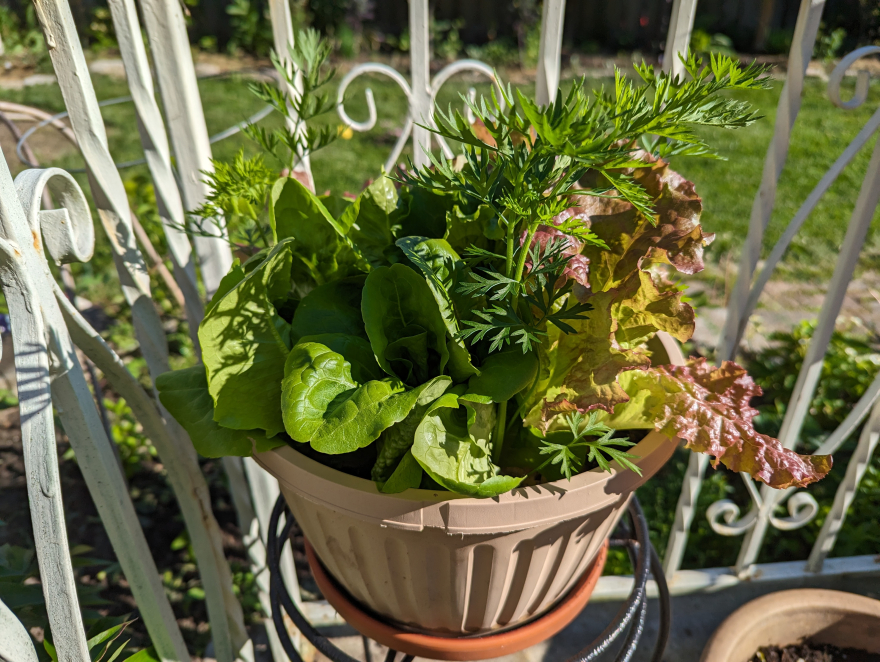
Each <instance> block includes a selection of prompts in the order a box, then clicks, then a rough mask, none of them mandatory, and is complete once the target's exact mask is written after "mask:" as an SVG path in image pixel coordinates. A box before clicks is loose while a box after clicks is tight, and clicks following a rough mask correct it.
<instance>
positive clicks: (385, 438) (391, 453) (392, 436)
mask: <svg viewBox="0 0 880 662" xmlns="http://www.w3.org/2000/svg"><path fill="white" fill-rule="evenodd" d="M449 386H450V381H449V379H433V380H431V381H430V382H429V383H428V385H427V386H426V387H425V388H424V389H423V390H422V392H421V393H420V394H419V397H418V399H417V400H416V404H415V406H414V407H413V408H412V410H411V411H410V412H409V414H407V415H406V418H404V419H403V420H402V421H400V423H395V424H394V425H392V426H391V427H390V428H388V429H387V430H385V431H384V432H383V433H382V435H381V436H380V437H379V441H378V442H377V443H378V444H379V451H378V453H377V455H376V462H375V463H374V464H373V469H372V472H371V475H372V478H373V480H375V481H376V482H377V483H381V482H383V481H385V480H387V479H388V477H389V475H390V474H391V473H392V472H393V471H395V468H394V467H395V465H396V464H397V463H398V461H399V460H400V459H401V457H402V456H403V455H404V454H405V453H406V452H407V451H408V450H409V449H410V448H411V447H412V445H413V441H414V440H415V434H416V428H418V427H419V423H421V422H422V419H423V418H424V417H425V412H426V411H428V408H429V407H430V406H431V404H433V403H434V401H435V400H436V399H437V398H439V397H440V396H441V395H443V393H444V392H445V391H446V390H447V389H448V388H449ZM457 388H458V389H459V390H463V387H462V386H459V387H457Z"/></svg>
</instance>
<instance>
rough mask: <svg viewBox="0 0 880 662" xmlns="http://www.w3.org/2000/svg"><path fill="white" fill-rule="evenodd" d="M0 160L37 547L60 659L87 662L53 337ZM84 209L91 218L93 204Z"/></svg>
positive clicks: (0, 270)
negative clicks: (57, 412) (53, 375)
mask: <svg viewBox="0 0 880 662" xmlns="http://www.w3.org/2000/svg"><path fill="white" fill-rule="evenodd" d="M0 153H2V152H0ZM0 161H2V163H0V234H2V238H0V283H2V286H3V294H4V295H5V297H6V302H7V305H8V306H9V312H10V321H11V323H12V343H13V346H14V348H15V371H16V379H17V380H18V381H19V382H20V384H21V389H20V391H19V393H20V396H19V397H20V402H19V409H20V413H21V441H22V449H23V451H24V466H25V474H26V478H27V490H28V505H29V506H30V512H31V521H32V522H33V530H34V545H35V547H36V552H37V562H38V564H39V568H40V578H41V580H42V584H43V591H44V595H45V598H46V611H47V612H48V616H49V626H50V628H51V630H52V634H53V636H54V637H55V641H56V643H57V647H56V650H57V651H58V655H59V660H63V661H64V662H84V661H87V660H88V659H89V649H88V646H87V645H86V634H85V631H84V630H83V626H82V621H81V618H80V610H79V600H78V599H77V595H76V581H75V579H74V576H73V566H72V565H71V560H70V551H69V546H68V543H67V529H66V528H65V521H64V504H63V501H62V496H61V479H60V476H59V473H58V449H57V447H56V442H55V422H54V416H53V414H52V396H51V392H50V377H49V353H48V347H47V338H48V333H47V331H48V330H47V328H46V321H45V319H44V318H43V316H42V315H41V314H40V313H39V312H38V311H39V308H37V307H36V306H34V303H35V302H36V301H37V286H36V284H35V283H34V279H35V278H39V275H40V274H39V271H37V272H36V273H33V272H31V270H29V269H28V268H27V267H28V266H30V267H32V268H33V266H34V265H33V262H34V261H33V260H28V259H27V258H26V257H25V255H24V254H22V252H21V251H20V250H18V248H17V246H16V244H19V245H20V244H21V242H22V241H24V242H26V243H28V244H33V239H32V238H31V239H30V241H28V239H29V237H26V236H25V233H26V232H27V231H28V227H27V221H26V220H25V216H24V211H23V210H22V207H21V204H20V202H19V199H18V195H17V193H16V190H15V186H14V185H13V182H12V175H11V173H10V172H9V167H8V165H7V163H6V161H5V160H4V159H0ZM83 203H85V201H84V200H83ZM85 209H86V211H88V205H86V206H85ZM37 231H38V232H39V229H38V230H37ZM28 257H30V256H29V255H28ZM13 618H14V616H13ZM13 659H15V658H13Z"/></svg>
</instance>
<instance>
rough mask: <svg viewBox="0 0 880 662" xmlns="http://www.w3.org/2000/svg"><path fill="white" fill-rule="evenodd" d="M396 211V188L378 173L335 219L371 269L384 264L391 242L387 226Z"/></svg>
mask: <svg viewBox="0 0 880 662" xmlns="http://www.w3.org/2000/svg"><path fill="white" fill-rule="evenodd" d="M396 211H397V189H396V188H394V182H392V181H391V180H390V179H388V177H387V176H385V175H384V174H382V175H380V176H379V177H378V178H377V179H376V181H374V182H373V183H372V184H370V185H369V186H368V187H367V188H365V189H364V190H363V191H362V192H361V194H360V195H359V196H358V197H357V199H356V200H355V201H354V202H353V203H352V204H351V205H349V206H348V208H347V209H346V210H345V212H344V213H343V214H342V215H341V216H340V217H339V224H340V225H341V226H342V227H343V229H344V231H345V233H346V234H347V236H348V237H349V238H350V239H351V241H352V242H354V245H355V246H356V247H357V249H358V252H359V253H360V254H361V255H363V257H364V259H366V261H367V262H368V263H369V264H370V265H371V266H374V267H377V266H382V265H387V264H388V259H387V257H386V251H387V249H388V248H389V247H390V246H391V245H392V244H393V243H394V239H393V238H392V236H391V225H392V223H393V221H392V219H393V217H394V215H395V213H396Z"/></svg>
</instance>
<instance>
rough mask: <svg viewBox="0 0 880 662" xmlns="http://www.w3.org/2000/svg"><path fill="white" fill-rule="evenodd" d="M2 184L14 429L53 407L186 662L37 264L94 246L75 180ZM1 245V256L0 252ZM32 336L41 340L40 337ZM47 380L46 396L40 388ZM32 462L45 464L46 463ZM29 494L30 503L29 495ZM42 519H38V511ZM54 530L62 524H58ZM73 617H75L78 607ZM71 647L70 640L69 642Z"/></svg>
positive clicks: (147, 614)
mask: <svg viewBox="0 0 880 662" xmlns="http://www.w3.org/2000/svg"><path fill="white" fill-rule="evenodd" d="M56 43H57V41H56ZM8 180H9V169H8V167H7V165H6V163H5V161H4V163H3V164H2V166H0V185H2V187H3V189H4V190H3V194H2V195H0V198H2V200H3V207H2V209H3V215H4V216H5V218H4V220H3V226H2V230H3V233H4V237H3V240H2V242H0V248H3V249H4V251H3V252H4V260H5V265H4V268H5V269H6V274H5V275H4V277H3V279H2V285H3V288H4V291H5V292H6V294H7V300H8V301H9V302H10V306H11V308H10V317H11V318H12V319H13V320H15V319H16V318H17V319H18V321H17V322H15V321H14V322H13V323H14V324H17V325H18V326H17V327H16V331H14V332H13V341H14V342H15V343H17V345H16V379H17V381H18V384H19V398H20V404H19V406H20V408H21V411H22V426H23V428H24V427H25V426H26V425H28V424H29V423H30V421H31V420H36V419H35V416H36V415H38V414H39V415H41V416H43V417H45V418H48V419H49V420H51V416H52V406H51V405H52V404H53V403H54V404H55V405H56V406H57V408H58V412H59V415H60V418H61V421H62V423H63V425H64V430H65V432H66V433H67V436H68V438H69V439H70V444H71V447H72V448H73V450H74V453H76V458H77V463H78V464H79V467H80V471H81V472H82V475H83V477H84V478H85V481H86V485H87V486H88V488H89V492H90V493H91V495H92V499H93V501H94V503H95V506H96V508H97V510H98V514H99V515H100V517H101V520H102V522H103V523H104V526H105V530H106V531H107V535H108V537H109V538H110V542H111V544H112V545H113V550H114V552H115V553H116V556H117V558H118V560H119V564H120V566H121V568H122V571H123V572H124V573H125V577H126V579H127V580H128V582H129V585H130V586H131V590H132V593H133V595H134V598H135V601H136V602H137V605H138V608H139V610H140V612H141V616H142V618H143V619H144V623H145V625H146V627H147V631H148V632H149V634H150V638H151V640H152V642H153V645H154V646H155V647H156V650H157V651H158V653H159V655H160V657H161V658H162V659H163V660H168V661H171V660H179V661H180V662H187V661H188V660H189V654H188V653H187V651H186V646H185V645H184V642H183V636H182V635H181V633H180V628H179V627H178V626H177V622H176V620H175V617H174V612H173V611H172V609H171V605H170V604H169V602H168V598H167V596H166V595H165V589H164V587H163V586H162V582H161V580H160V578H159V572H158V570H157V569H156V565H155V562H154V561H153V557H152V556H151V554H150V550H149V546H148V545H147V541H146V539H145V537H144V533H143V530H142V529H141V527H140V523H139V522H138V517H137V514H136V513H135V510H134V506H133V505H132V502H131V498H130V497H129V494H128V490H127V486H126V484H125V480H124V477H123V475H122V471H121V469H120V467H119V463H118V462H117V459H116V455H115V453H114V452H113V448H112V443H113V442H112V441H111V440H110V439H108V437H107V434H106V432H105V430H104V427H103V424H102V422H101V419H100V417H99V416H98V412H97V409H96V408H95V403H94V400H93V398H92V394H91V393H90V391H89V388H88V385H87V383H86V381H85V377H84V375H83V372H82V368H81V367H80V364H79V361H78V360H77V357H76V351H75V348H74V346H73V344H72V343H71V341H70V336H69V335H68V333H67V329H66V327H65V324H64V320H63V318H62V316H61V313H60V311H59V309H58V305H57V303H56V301H55V298H54V293H53V289H54V280H53V277H52V274H51V272H50V270H49V265H48V262H47V261H46V249H47V247H48V249H49V250H50V251H51V252H52V255H53V257H55V258H56V259H58V260H62V261H72V260H84V259H88V258H89V257H90V256H91V253H92V251H93V249H94V230H93V227H92V223H91V214H90V213H89V211H88V205H87V203H86V202H85V199H84V196H83V194H82V191H81V190H80V189H79V187H78V185H77V184H76V182H75V181H74V180H73V179H72V178H71V177H70V175H68V174H67V173H66V172H64V171H62V170H59V169H57V168H50V169H48V170H26V171H24V172H22V173H21V174H19V176H18V177H17V179H16V182H15V194H16V195H17V196H18V198H19V201H20V202H21V204H20V205H16V204H15V203H14V202H10V200H14V198H12V197H11V196H9V195H8V193H7V192H8V191H9V189H10V185H9V181H8ZM52 181H58V182H60V183H61V188H60V189H56V193H57V194H58V196H57V199H60V200H61V201H62V209H60V210H50V211H46V212H41V211H40V204H41V200H42V192H43V189H44V188H45V187H46V186H47V185H48V184H49V183H50V182H52ZM41 231H42V235H43V238H42V239H41V236H40V233H41ZM6 248H9V250H8V251H7V250H5V249H6ZM28 282H30V283H31V285H30V286H28V287H29V289H27V290H25V289H23V288H24V286H25V285H27V283H28ZM14 301H15V302H16V303H15V304H13V302H14ZM37 311H38V312H37ZM35 315H39V319H40V320H41V322H42V325H43V328H42V329H40V328H39V326H38V323H37V322H36V321H35V320H36V318H35ZM29 320H30V321H29ZM16 332H18V338H17V339H16ZM41 333H42V334H45V335H44V336H42V337H41V335H40V334H41ZM45 347H48V351H49V360H48V368H49V370H48V373H45V374H43V373H42V371H41V370H40V368H39V365H38V364H34V365H29V363H28V357H29V356H31V357H33V356H35V355H36V354H39V353H40V352H41V351H42V348H45ZM50 379H51V387H52V398H51V399H50V398H48V397H46V395H45V393H44V392H43V389H44V386H45V385H46V384H47V383H48V380H50ZM39 432H40V435H41V437H42V438H43V441H44V443H47V441H48V440H52V446H53V448H52V451H51V452H52V453H54V452H55V449H54V429H53V428H52V427H44V428H43V429H41V430H39ZM38 459H40V460H41V461H43V462H47V461H50V460H47V458H45V457H43V458H38ZM46 466H48V465H44V467H38V468H37V469H38V471H39V473H40V478H39V485H37V486H35V487H37V488H38V489H39V490H40V491H41V492H42V493H44V494H45V495H47V496H52V497H53V498H55V499H59V500H60V498H61V494H60V485H53V484H52V480H51V475H50V474H47V473H44V472H45V471H46V468H45V467H46ZM30 496H31V497H32V499H33V495H30ZM38 500H39V499H35V501H38ZM33 502H34V501H32V503H33ZM43 516H44V517H45V513H44V515H43ZM44 523H45V522H44V521H40V520H37V521H35V522H34V535H35V538H36V543H37V547H38V548H39V547H40V546H41V545H47V544H48V545H53V546H56V547H62V548H63V549H61V550H55V551H54V554H55V557H54V558H56V559H58V561H56V564H61V563H64V565H65V566H66V567H67V568H69V567H70V559H69V557H68V556H66V554H67V551H66V547H67V546H66V540H65V538H64V536H63V535H62V533H63V532H59V531H57V530H47V529H46V528H44V526H43V525H44ZM61 525H62V526H63V519H62V520H61ZM41 570H43V568H42V567H41ZM57 572H61V569H60V568H59V567H57V566H56V567H53V568H48V569H47V575H45V576H44V577H43V579H44V582H45V581H48V582H49V583H48V584H44V590H45V591H46V602H47V603H48V604H49V605H50V610H51V609H52V606H51V605H53V603H55V604H59V603H60V604H62V605H63V604H65V600H64V595H61V593H62V592H64V593H68V594H69V595H70V596H73V597H72V598H71V597H69V596H68V600H70V599H74V600H75V588H74V589H71V590H72V591H73V592H72V593H71V592H70V590H67V589H65V588H64V587H54V586H53V585H52V580H53V577H54V576H55V575H53V573H57ZM71 576H72V575H71ZM75 615H76V616H77V617H78V615H79V614H78V610H77V611H76V612H75ZM58 627H59V630H60V632H58V633H56V636H58V637H66V636H67V634H68V632H70V633H71V634H73V633H72V632H71V631H70V627H69V626H68V627H66V628H65V627H64V626H63V625H59V626H58ZM80 627H81V626H80ZM71 641H72V642H75V641H76V639H75V638H73V639H72V640H71ZM65 659H66V660H69V661H70V662H73V661H74V660H76V662H85V661H87V660H88V659H89V657H88V653H86V656H85V657H84V658H83V657H82V656H81V655H79V654H76V653H73V652H71V654H69V655H67V656H66V657H65Z"/></svg>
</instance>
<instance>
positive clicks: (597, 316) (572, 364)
mask: <svg viewBox="0 0 880 662" xmlns="http://www.w3.org/2000/svg"><path fill="white" fill-rule="evenodd" d="M617 295H618V291H617V290H610V291H608V292H600V293H598V294H594V295H593V296H591V297H589V299H588V301H589V302H590V303H591V304H592V306H593V310H591V311H590V312H589V313H587V316H586V317H585V318H581V319H577V320H572V321H571V322H570V324H571V326H573V327H574V329H575V331H576V333H569V334H561V335H560V337H559V343H558V344H557V346H556V353H555V354H556V355H555V362H554V366H553V374H552V375H551V377H550V386H551V388H552V387H556V388H552V390H551V391H550V392H548V395H551V396H552V395H555V398H554V399H553V400H552V401H549V402H548V401H547V400H546V399H545V403H544V407H543V414H542V417H543V419H544V421H545V422H546V421H548V420H549V419H550V418H552V417H553V416H555V415H556V414H559V413H562V412H570V411H574V410H580V411H589V410H591V409H596V408H597V407H598V408H601V409H605V410H606V411H608V412H611V411H613V410H614V407H615V405H618V404H620V403H623V402H626V401H627V400H628V399H629V397H628V396H627V394H626V392H625V391H624V390H623V389H622V388H621V386H620V384H619V383H618V382H617V376H618V375H619V374H620V373H621V372H624V371H626V370H633V369H636V368H641V369H645V368H647V367H648V366H650V365H651V360H650V359H649V358H648V355H647V354H645V353H644V352H643V351H641V350H639V349H635V348H633V349H623V348H621V347H620V345H619V344H618V343H617V341H616V339H615V337H614V336H615V332H616V331H617V330H618V329H617V322H616V320H615V319H614V318H613V317H612V316H611V308H612V306H614V304H615V298H616V297H617Z"/></svg>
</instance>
